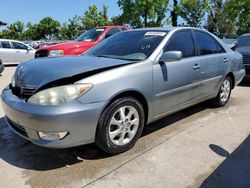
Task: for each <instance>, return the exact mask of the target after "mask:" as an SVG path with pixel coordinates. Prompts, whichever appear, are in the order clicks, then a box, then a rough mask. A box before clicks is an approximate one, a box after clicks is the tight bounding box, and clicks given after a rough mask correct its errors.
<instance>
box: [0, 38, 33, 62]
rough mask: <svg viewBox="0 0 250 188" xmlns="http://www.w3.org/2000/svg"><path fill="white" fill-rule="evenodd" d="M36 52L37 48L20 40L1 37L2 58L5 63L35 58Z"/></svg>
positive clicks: (0, 51)
mask: <svg viewBox="0 0 250 188" xmlns="http://www.w3.org/2000/svg"><path fill="white" fill-rule="evenodd" d="M35 52H36V50H35V49H33V48H31V47H30V46H28V45H26V44H24V43H22V42H20V41H15V40H9V39H0V59H2V61H3V64H5V65H6V64H18V63H20V62H23V61H27V60H30V59H34V57H35Z"/></svg>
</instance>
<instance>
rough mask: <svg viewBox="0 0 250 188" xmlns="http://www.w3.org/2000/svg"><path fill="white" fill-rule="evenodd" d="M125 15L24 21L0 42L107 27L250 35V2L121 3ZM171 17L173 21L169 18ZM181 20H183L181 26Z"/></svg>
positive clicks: (93, 10)
mask: <svg viewBox="0 0 250 188" xmlns="http://www.w3.org/2000/svg"><path fill="white" fill-rule="evenodd" d="M117 4H118V6H119V8H120V9H121V11H122V13H121V15H117V16H114V17H112V18H111V19H109V17H108V11H109V9H108V7H107V6H105V5H103V7H102V8H101V10H99V9H98V8H97V6H95V5H93V6H89V7H88V10H86V11H85V12H83V14H82V15H75V16H74V17H72V18H70V19H69V20H68V21H67V22H64V23H63V24H61V23H60V22H58V21H57V20H54V19H53V18H51V17H45V18H43V19H42V20H41V21H40V22H38V23H35V24H32V23H27V24H24V23H22V22H20V21H17V22H15V23H12V24H10V25H9V26H7V27H6V28H5V29H3V30H0V38H9V39H16V40H41V39H49V40H50V39H56V40H57V39H59V40H72V39H75V38H76V37H77V36H79V35H80V34H82V33H83V32H84V31H86V30H88V29H91V28H94V27H97V26H104V25H124V24H128V25H129V26H131V27H133V28H140V27H159V26H164V25H166V24H167V23H170V22H169V21H170V19H171V23H172V26H178V25H187V26H193V27H205V28H206V29H208V30H209V31H211V32H212V33H214V34H216V35H217V36H219V37H236V36H237V35H241V34H243V33H246V32H249V31H250V14H249V12H250V0H240V1H236V0H172V3H171V7H170V5H169V0H117ZM168 17H170V18H168ZM178 18H182V19H179V20H181V24H180V22H179V23H178Z"/></svg>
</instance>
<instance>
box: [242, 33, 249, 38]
mask: <svg viewBox="0 0 250 188" xmlns="http://www.w3.org/2000/svg"><path fill="white" fill-rule="evenodd" d="M245 36H247V37H250V33H245V34H243V35H241V37H245Z"/></svg>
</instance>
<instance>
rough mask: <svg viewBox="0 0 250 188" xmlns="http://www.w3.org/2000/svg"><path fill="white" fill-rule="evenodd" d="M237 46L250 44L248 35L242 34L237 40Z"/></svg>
mask: <svg viewBox="0 0 250 188" xmlns="http://www.w3.org/2000/svg"><path fill="white" fill-rule="evenodd" d="M237 46H238V47H244V46H250V36H242V37H240V38H238V40H237Z"/></svg>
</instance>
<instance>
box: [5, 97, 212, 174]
mask: <svg viewBox="0 0 250 188" xmlns="http://www.w3.org/2000/svg"><path fill="white" fill-rule="evenodd" d="M208 108H213V107H212V105H210V103H209V102H205V103H201V104H198V105H195V106H193V107H190V108H188V109H185V110H182V111H180V112H177V113H175V114H173V115H170V116H168V117H166V118H163V119H161V120H159V121H157V122H155V123H153V124H151V125H149V126H146V127H145V128H144V131H143V133H142V136H141V137H145V136H147V135H149V134H152V133H154V132H156V131H158V130H160V129H163V128H165V127H168V126H170V125H171V124H173V123H175V122H178V121H181V120H182V119H184V118H186V117H188V116H191V115H193V114H196V113H199V112H200V111H203V110H205V109H208ZM121 155H130V153H129V152H128V154H127V153H125V154H121ZM108 157H111V155H109V154H107V153H105V152H103V151H102V150H100V149H99V148H97V146H95V145H94V144H89V145H85V146H79V147H74V148H70V149H49V148H43V147H40V146H37V145H34V144H32V143H31V142H29V141H27V140H25V139H23V138H21V137H20V136H18V135H16V134H15V133H14V132H13V131H12V130H11V129H10V128H9V127H8V126H7V124H6V122H5V120H4V117H2V118H0V158H1V159H2V160H4V161H5V162H7V163H9V164H11V165H13V166H16V167H19V168H22V169H32V170H38V171H45V170H52V169H57V168H61V167H64V166H67V165H69V166H70V165H73V164H76V163H80V162H82V161H83V160H99V159H104V158H108Z"/></svg>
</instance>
